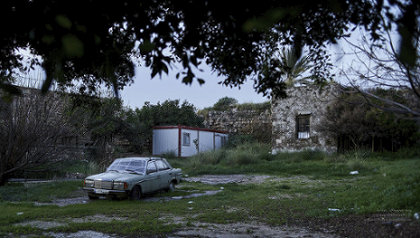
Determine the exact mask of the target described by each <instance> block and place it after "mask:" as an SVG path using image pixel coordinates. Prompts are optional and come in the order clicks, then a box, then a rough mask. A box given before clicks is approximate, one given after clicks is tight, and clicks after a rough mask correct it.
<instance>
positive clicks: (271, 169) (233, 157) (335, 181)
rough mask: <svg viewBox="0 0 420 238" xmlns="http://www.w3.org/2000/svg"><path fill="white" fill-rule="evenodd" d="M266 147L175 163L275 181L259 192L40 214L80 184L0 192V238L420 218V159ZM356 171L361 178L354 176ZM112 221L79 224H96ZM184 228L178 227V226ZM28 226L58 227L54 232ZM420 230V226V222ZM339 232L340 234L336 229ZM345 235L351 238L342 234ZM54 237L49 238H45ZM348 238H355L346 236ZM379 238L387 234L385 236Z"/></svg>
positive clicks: (98, 204) (192, 186) (227, 191)
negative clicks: (39, 223) (207, 225)
mask: <svg viewBox="0 0 420 238" xmlns="http://www.w3.org/2000/svg"><path fill="white" fill-rule="evenodd" d="M268 152H269V148H268V147H267V146H264V145H258V144H252V145H244V146H241V147H239V148H236V149H224V150H219V151H216V152H211V153H205V154H201V155H199V156H196V157H192V158H182V159H177V158H172V159H170V162H171V164H172V165H174V167H181V168H182V169H183V171H184V173H185V174H187V175H188V176H189V177H191V176H198V175H202V174H249V175H270V178H268V179H266V180H265V182H263V183H260V184H253V183H250V184H223V185H207V184H202V183H199V182H184V183H182V184H181V185H182V186H181V187H180V188H179V189H178V190H176V191H175V192H173V193H170V194H166V193H160V194H156V195H154V196H155V197H164V196H180V195H185V194H189V193H197V192H203V191H211V190H220V189H221V188H220V187H221V186H223V190H222V191H221V192H219V193H217V194H216V195H212V196H202V197H197V198H189V199H181V200H171V201H140V202H136V201H128V200H126V201H111V200H99V201H94V202H89V203H85V204H74V205H69V206H65V207H57V206H54V205H48V206H37V205H35V204H34V202H49V201H53V200H55V199H58V198H68V197H77V196H80V187H81V181H68V182H56V183H48V184H31V185H29V186H28V185H25V186H24V185H21V184H9V185H7V186H3V187H0V211H1V212H0V236H15V235H25V234H34V235H39V236H44V235H45V236H48V232H76V231H79V230H91V231H98V232H103V233H108V234H117V235H126V236H147V235H165V234H170V233H172V232H174V231H176V230H178V229H181V228H182V229H185V228H188V227H193V226H194V223H197V222H202V223H217V224H230V223H235V222H245V223H246V222H253V221H258V222H261V223H264V224H268V225H271V226H281V225H285V224H288V225H305V226H307V225H308V224H309V225H310V224H321V225H320V226H323V224H329V222H332V221H333V220H334V219H342V218H343V219H344V218H346V217H353V216H359V215H366V214H367V215H369V214H378V213H381V214H383V213H394V214H395V213H398V216H403V217H407V218H410V217H412V216H413V214H414V213H416V212H420V172H419V171H420V158H419V157H418V154H416V153H414V152H412V151H407V152H401V153H399V154H370V153H366V152H357V153H351V154H345V155H326V154H324V153H321V152H313V151H312V152H311V151H305V152H300V153H283V154H277V155H271V154H270V153H268ZM351 171H358V174H357V175H351V174H350V172H351ZM95 215H96V216H98V215H100V216H103V217H105V218H107V219H99V220H97V221H92V220H84V222H80V219H82V220H83V218H86V217H91V216H95ZM180 219H181V220H182V222H176V221H179V220H180ZM25 221H59V222H61V223H62V224H61V225H59V226H55V227H51V228H37V227H34V226H30V225H21V226H17V225H16V224H18V223H22V222H25ZM414 223H415V224H414V226H415V229H417V228H418V223H419V222H418V221H414ZM333 229H334V228H333ZM343 232H344V233H343ZM46 234H47V235H46ZM340 234H342V235H348V236H352V234H351V233H350V234H347V233H345V231H342V233H340ZM379 234H380V233H379Z"/></svg>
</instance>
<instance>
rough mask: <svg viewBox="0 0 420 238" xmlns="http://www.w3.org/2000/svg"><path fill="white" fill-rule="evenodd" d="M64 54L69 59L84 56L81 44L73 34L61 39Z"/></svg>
mask: <svg viewBox="0 0 420 238" xmlns="http://www.w3.org/2000/svg"><path fill="white" fill-rule="evenodd" d="M61 43H62V44H63V50H64V53H65V54H66V55H67V56H69V57H82V56H83V55H84V46H83V42H82V41H81V40H79V38H77V36H75V35H73V34H67V35H65V36H63V38H61Z"/></svg>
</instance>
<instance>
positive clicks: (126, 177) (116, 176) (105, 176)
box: [86, 171, 144, 181]
mask: <svg viewBox="0 0 420 238" xmlns="http://www.w3.org/2000/svg"><path fill="white" fill-rule="evenodd" d="M143 177H144V175H143V174H130V173H120V172H115V171H110V172H105V173H101V174H95V175H91V176H89V177H87V178H86V179H92V180H99V179H101V180H114V181H130V180H132V179H140V178H143Z"/></svg>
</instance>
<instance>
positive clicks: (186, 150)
mask: <svg viewBox="0 0 420 238" xmlns="http://www.w3.org/2000/svg"><path fill="white" fill-rule="evenodd" d="M184 133H189V134H190V144H189V145H184V141H183V140H184ZM198 133H199V131H197V130H191V129H183V128H182V129H181V156H182V157H187V156H193V155H196V154H197V153H198V152H197V147H196V145H195V144H194V140H198V136H199V135H198Z"/></svg>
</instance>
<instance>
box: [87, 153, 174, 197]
mask: <svg viewBox="0 0 420 238" xmlns="http://www.w3.org/2000/svg"><path fill="white" fill-rule="evenodd" d="M181 177H182V172H181V169H175V168H172V166H171V165H170V164H169V163H168V161H166V159H164V158H158V157H131V158H120V159H116V160H115V161H114V162H113V163H112V164H111V165H110V166H109V167H108V168H107V170H106V171H105V172H104V173H101V174H96V175H91V176H89V177H87V178H86V179H85V180H84V186H83V190H85V191H86V192H87V194H88V196H89V199H97V198H99V197H110V198H126V197H129V198H131V199H134V200H138V199H140V198H141V197H142V196H143V195H144V194H147V193H153V192H156V191H159V190H166V191H172V190H174V189H175V185H176V184H178V183H179V182H180V180H181Z"/></svg>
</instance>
